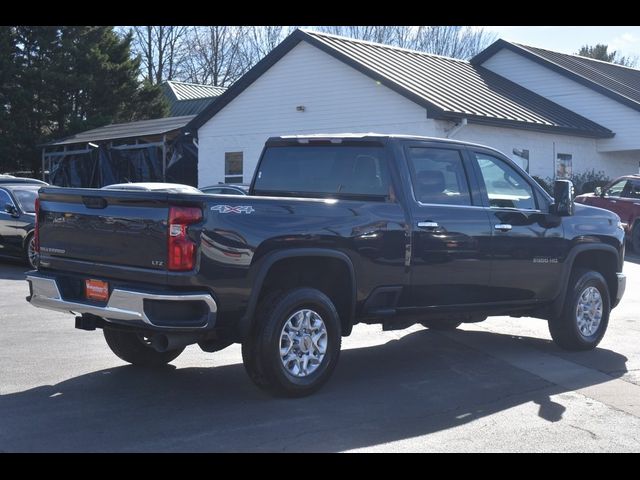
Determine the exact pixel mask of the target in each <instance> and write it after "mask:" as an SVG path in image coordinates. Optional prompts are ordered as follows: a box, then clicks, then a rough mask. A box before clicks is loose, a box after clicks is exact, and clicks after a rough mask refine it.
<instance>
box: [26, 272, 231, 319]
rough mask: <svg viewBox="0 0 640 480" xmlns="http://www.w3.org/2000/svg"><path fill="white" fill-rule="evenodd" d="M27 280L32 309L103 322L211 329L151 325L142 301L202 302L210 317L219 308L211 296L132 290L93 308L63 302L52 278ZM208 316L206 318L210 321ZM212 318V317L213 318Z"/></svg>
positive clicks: (113, 295)
mask: <svg viewBox="0 0 640 480" xmlns="http://www.w3.org/2000/svg"><path fill="white" fill-rule="evenodd" d="M27 281H28V282H29V283H30V284H31V296H30V297H29V299H28V300H29V303H31V305H33V306H34V307H39V308H46V309H49V310H57V311H61V312H71V313H76V314H82V313H88V314H91V315H96V316H98V317H102V318H104V319H105V320H115V321H120V322H138V323H139V322H141V323H143V324H147V325H150V326H153V327H160V328H169V329H171V328H179V329H181V330H184V329H190V330H200V329H203V328H206V327H211V326H212V325H211V324H210V322H207V323H205V324H204V325H201V326H187V325H185V326H181V325H179V324H175V325H166V324H162V325H158V324H155V323H153V321H152V319H150V318H149V316H148V315H147V313H146V312H145V308H144V307H145V305H144V301H145V300H162V301H170V302H188V301H201V302H204V303H205V304H206V305H207V307H208V309H209V314H215V313H216V312H217V310H218V306H217V304H216V302H215V300H214V299H213V297H212V296H211V295H210V294H208V293H180V294H169V295H166V294H155V293H147V292H139V291H135V290H125V289H119V288H115V289H114V290H113V291H112V292H111V296H110V297H109V300H108V301H107V304H106V305H105V306H99V305H92V304H89V303H82V302H77V301H69V300H65V299H64V298H63V296H62V295H61V293H60V289H59V288H58V284H57V282H56V280H55V278H47V277H42V276H36V275H27ZM210 317H211V315H209V318H210ZM214 317H215V315H214Z"/></svg>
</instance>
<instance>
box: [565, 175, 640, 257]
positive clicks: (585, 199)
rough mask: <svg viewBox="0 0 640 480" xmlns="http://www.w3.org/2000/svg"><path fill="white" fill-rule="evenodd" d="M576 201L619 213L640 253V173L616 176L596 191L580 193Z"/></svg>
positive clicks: (628, 235) (633, 244) (637, 251)
mask: <svg viewBox="0 0 640 480" xmlns="http://www.w3.org/2000/svg"><path fill="white" fill-rule="evenodd" d="M576 202H579V203H584V204H586V205H593V206H594V207H600V208H604V209H606V210H610V211H612V212H614V213H617V214H618V216H619V217H620V221H621V222H622V226H623V227H624V230H625V232H626V235H627V240H628V241H630V242H631V244H632V246H633V249H634V250H635V251H636V253H640V175H625V176H624V177H620V178H616V179H615V180H614V181H613V182H611V183H610V184H609V185H607V186H606V187H604V188H600V187H596V191H595V193H586V194H584V195H578V196H577V197H576Z"/></svg>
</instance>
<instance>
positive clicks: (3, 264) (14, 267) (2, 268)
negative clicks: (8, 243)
mask: <svg viewBox="0 0 640 480" xmlns="http://www.w3.org/2000/svg"><path fill="white" fill-rule="evenodd" d="M29 270H31V269H30V268H29V266H28V265H26V264H23V263H21V262H20V261H17V260H16V261H13V260H7V259H4V258H0V280H24V279H25V272H28V271H29Z"/></svg>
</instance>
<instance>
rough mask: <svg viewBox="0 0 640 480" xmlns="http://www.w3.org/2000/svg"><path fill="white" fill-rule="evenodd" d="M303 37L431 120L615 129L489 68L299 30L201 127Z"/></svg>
mask: <svg viewBox="0 0 640 480" xmlns="http://www.w3.org/2000/svg"><path fill="white" fill-rule="evenodd" d="M300 41H306V42H308V43H309V44H311V45H314V46H315V47H317V48H319V49H321V50H323V51H324V52H326V53H328V54H329V55H332V56H333V57H335V58H337V59H338V60H341V61H342V62H344V63H346V64H347V65H350V66H351V67H353V68H355V69H357V70H358V71H360V72H362V73H364V74H366V75H368V76H369V77H371V78H373V79H375V80H377V81H379V82H380V83H381V84H384V85H385V86H387V87H389V88H391V89H392V90H394V91H396V92H398V93H399V94H401V95H403V96H405V97H407V98H409V99H410V100H412V101H414V102H416V103H418V104H419V105H422V106H424V107H425V108H426V110H427V113H428V115H429V117H430V118H442V119H460V118H467V120H468V121H469V122H471V123H484V124H490V125H496V126H503V127H515V128H527V129H533V130H540V131H554V132H558V133H568V134H573V135H582V136H591V137H611V136H613V135H614V134H613V132H611V131H610V130H608V129H607V128H605V127H603V126H601V125H598V124H597V123H594V122H592V121H591V120H588V119H587V118H584V117H582V116H580V115H578V114H576V113H574V112H572V111H570V110H567V109H566V108H564V107H562V106H560V105H558V104H556V103H554V102H551V101H549V100H547V99H545V98H544V97H541V96H539V95H537V94H535V93H533V92H531V91H530V90H527V89H525V88H523V87H521V86H519V85H517V84H515V83H513V82H511V81H509V80H507V79H505V78H504V77H501V76H499V75H497V74H495V73H493V72H491V71H489V70H487V69H485V68H482V67H477V66H474V65H472V64H471V63H469V62H467V61H464V60H457V59H452V58H447V57H441V56H438V55H430V54H426V53H423V52H417V51H413V50H406V49H402V48H397V47H391V46H388V45H382V44H377V43H371V42H364V41H360V40H354V39H351V38H346V37H339V36H335V35H328V34H320V33H317V32H310V31H304V30H296V31H295V32H293V33H292V34H291V35H289V37H287V38H286V39H285V40H284V41H283V42H282V43H281V44H280V45H278V46H277V47H276V48H275V49H274V50H273V51H272V52H271V53H269V55H267V56H266V57H265V58H263V59H262V60H261V61H260V62H258V64H256V65H255V66H254V67H253V68H252V69H251V70H250V71H249V72H248V73H247V74H246V75H244V76H243V77H242V78H241V79H240V80H239V81H237V82H236V83H235V84H234V85H232V86H231V87H230V88H229V89H228V90H227V92H225V93H224V94H222V95H221V96H220V97H219V98H218V100H216V102H214V103H212V104H211V105H209V106H208V107H207V108H206V109H205V110H203V111H202V112H201V113H200V114H199V115H198V116H197V117H196V118H195V119H194V120H193V121H192V122H190V123H189V125H188V127H187V128H190V129H197V128H199V127H200V126H202V125H203V124H204V123H205V122H206V121H207V120H209V119H210V118H211V117H213V116H214V115H215V114H216V113H217V112H218V111H219V110H221V109H222V108H223V107H224V106H225V105H227V104H228V103H229V102H230V101H231V100H233V98H235V97H236V96H237V95H239V94H240V93H241V92H242V91H243V90H244V89H245V88H247V87H248V86H249V85H251V83H253V82H254V81H255V80H256V79H257V78H258V77H259V76H260V75H262V73H264V72H265V71H266V70H268V69H269V68H270V67H271V66H272V65H273V64H274V63H276V62H277V61H278V60H279V59H280V58H282V57H283V56H284V55H285V54H286V53H287V52H288V51H290V50H291V49H292V48H293V47H295V46H296V45H297V44H298V43H299V42H300Z"/></svg>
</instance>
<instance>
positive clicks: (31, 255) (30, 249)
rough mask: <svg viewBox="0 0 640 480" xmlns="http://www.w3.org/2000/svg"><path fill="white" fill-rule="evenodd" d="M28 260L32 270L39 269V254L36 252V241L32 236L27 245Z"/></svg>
mask: <svg viewBox="0 0 640 480" xmlns="http://www.w3.org/2000/svg"><path fill="white" fill-rule="evenodd" d="M27 260H28V261H29V266H30V267H31V268H37V261H38V252H36V239H35V237H34V236H31V238H30V239H29V244H28V245H27Z"/></svg>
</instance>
